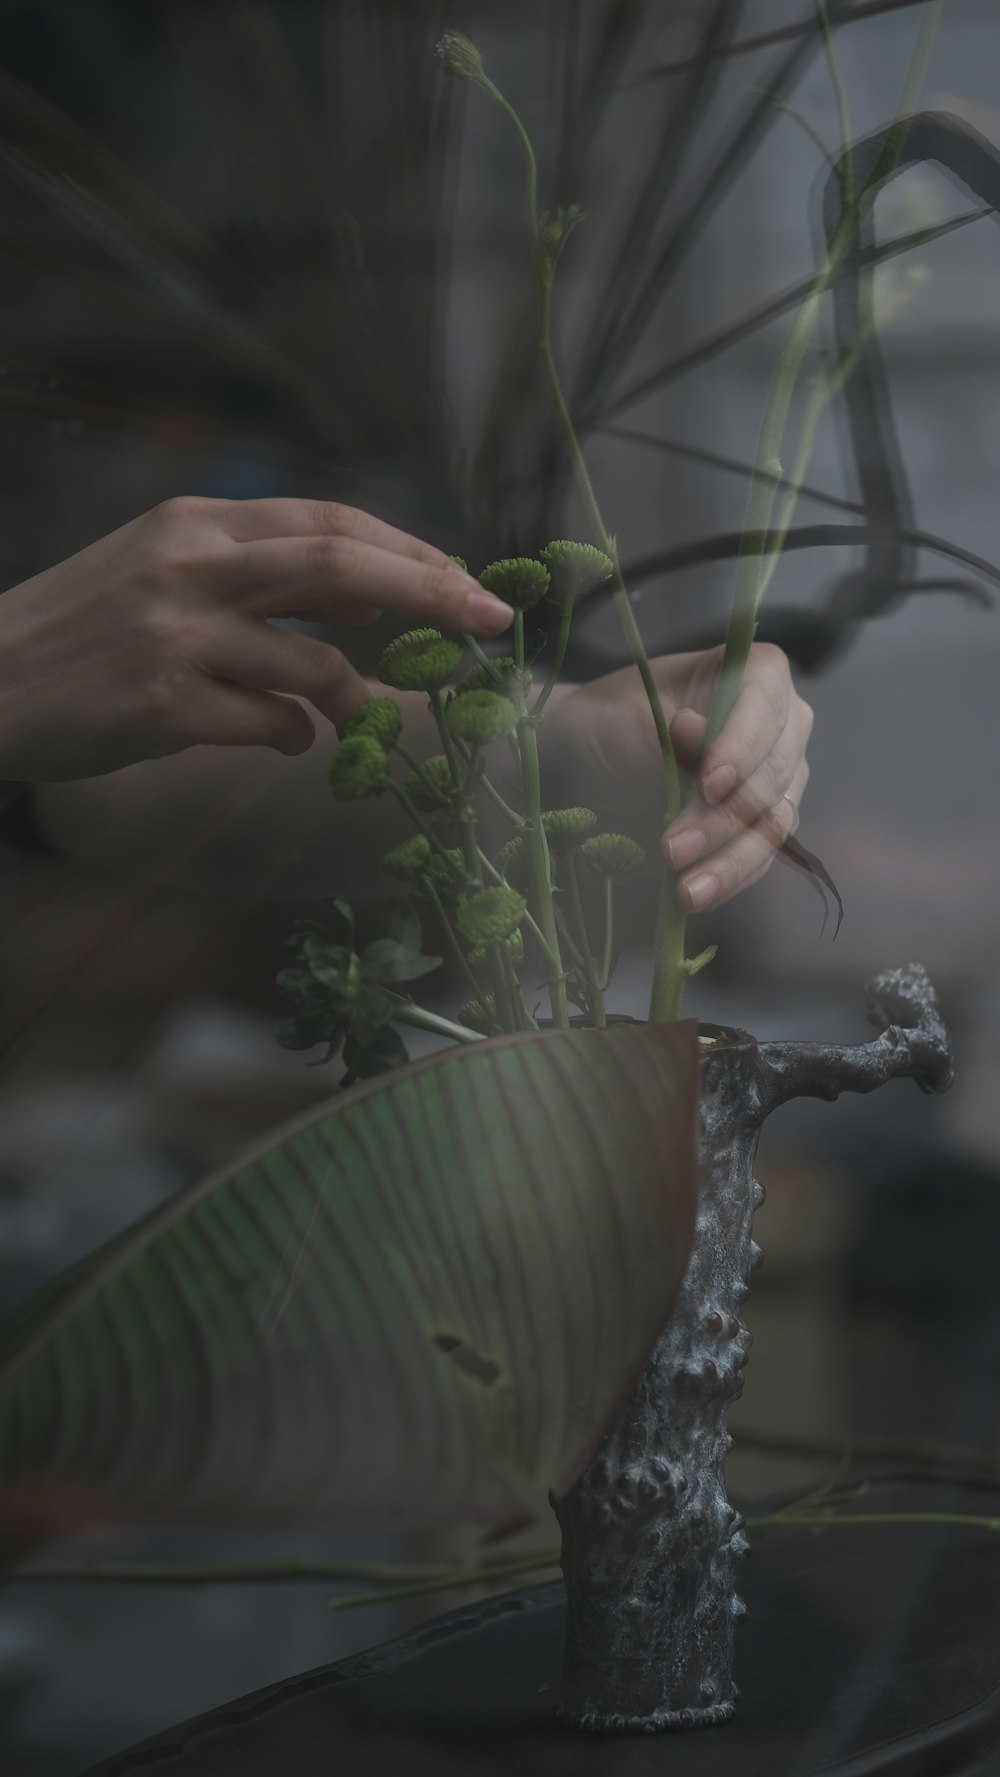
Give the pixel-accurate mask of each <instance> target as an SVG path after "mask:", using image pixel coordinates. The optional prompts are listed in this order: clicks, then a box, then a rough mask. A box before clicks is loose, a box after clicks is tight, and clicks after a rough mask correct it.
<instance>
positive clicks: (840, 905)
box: [778, 834, 844, 938]
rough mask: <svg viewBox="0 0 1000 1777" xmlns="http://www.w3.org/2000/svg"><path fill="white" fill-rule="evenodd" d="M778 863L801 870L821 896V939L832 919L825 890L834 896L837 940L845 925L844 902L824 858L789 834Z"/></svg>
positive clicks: (779, 854) (835, 935) (834, 933)
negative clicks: (807, 848) (830, 918)
mask: <svg viewBox="0 0 1000 1777" xmlns="http://www.w3.org/2000/svg"><path fill="white" fill-rule="evenodd" d="M778 862H779V863H781V864H790V865H791V867H792V868H793V869H794V870H800V871H801V872H802V874H803V876H804V877H805V878H806V880H807V882H808V883H809V884H810V887H812V888H813V889H815V891H816V893H817V894H818V895H819V898H820V900H821V901H822V903H823V924H822V925H821V926H820V930H819V935H820V937H821V938H822V936H823V934H824V932H825V931H826V928H827V922H828V920H829V917H830V909H829V905H828V903H827V899H826V894H825V893H824V890H827V891H828V892H829V893H830V894H831V895H832V897H833V899H834V902H835V903H836V907H837V924H836V926H835V927H834V932H833V935H834V938H836V937H837V934H838V933H839V931H840V928H841V926H842V925H843V923H844V902H843V897H842V896H841V893H840V890H839V888H838V887H837V884H836V883H835V882H834V880H833V877H832V876H831V875H830V872H829V870H828V869H827V867H826V865H825V864H824V862H823V860H822V858H818V857H817V856H816V853H815V852H812V851H807V850H806V848H805V846H804V845H803V844H802V843H801V841H800V840H798V839H796V838H795V837H794V835H793V834H789V836H788V838H787V839H786V840H785V843H784V845H783V846H782V848H781V850H780V851H779V853H778Z"/></svg>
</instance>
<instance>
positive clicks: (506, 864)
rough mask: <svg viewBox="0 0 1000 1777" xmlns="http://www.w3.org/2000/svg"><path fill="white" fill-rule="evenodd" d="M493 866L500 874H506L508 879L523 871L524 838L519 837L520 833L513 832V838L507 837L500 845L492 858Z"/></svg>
mask: <svg viewBox="0 0 1000 1777" xmlns="http://www.w3.org/2000/svg"><path fill="white" fill-rule="evenodd" d="M493 868H494V870H499V872H500V874H501V876H506V877H507V879H508V881H510V880H512V879H513V878H515V877H517V876H518V875H519V874H520V873H521V872H522V871H523V869H524V840H523V839H522V838H521V835H520V833H515V835H514V837H513V839H508V840H507V841H506V842H505V843H504V844H503V845H502V846H501V847H500V850H499V851H498V852H497V855H496V857H495V858H494V859H493Z"/></svg>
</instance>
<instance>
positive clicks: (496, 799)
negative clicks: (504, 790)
mask: <svg viewBox="0 0 1000 1777" xmlns="http://www.w3.org/2000/svg"><path fill="white" fill-rule="evenodd" d="M479 787H480V789H482V790H485V792H486V794H487V796H488V797H489V799H490V801H491V802H492V803H493V804H494V806H495V807H496V808H498V809H499V810H500V813H501V814H505V815H506V816H507V819H508V820H509V821H510V822H511V824H512V825H513V826H514V827H516V828H517V829H518V830H519V831H520V830H521V829H522V828H523V827H524V826H525V824H526V823H525V819H524V816H523V814H518V812H517V810H516V809H515V808H511V806H510V803H509V802H505V801H504V799H503V797H502V796H501V794H500V791H499V790H498V789H497V787H496V785H495V784H494V783H493V782H492V781H491V779H490V777H489V775H488V773H486V772H484V773H483V775H482V777H481V778H480V780H479Z"/></svg>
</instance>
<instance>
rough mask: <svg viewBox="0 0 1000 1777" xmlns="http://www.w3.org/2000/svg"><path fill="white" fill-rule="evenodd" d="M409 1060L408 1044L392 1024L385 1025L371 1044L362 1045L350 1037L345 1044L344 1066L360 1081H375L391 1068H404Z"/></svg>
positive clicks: (372, 1039) (377, 1032)
mask: <svg viewBox="0 0 1000 1777" xmlns="http://www.w3.org/2000/svg"><path fill="white" fill-rule="evenodd" d="M408 1060H409V1056H408V1054H407V1052H406V1044H405V1043H404V1041H403V1039H402V1037H401V1036H400V1034H399V1032H398V1031H397V1030H394V1029H393V1027H392V1025H391V1024H384V1025H383V1026H382V1029H381V1030H379V1031H376V1033H375V1035H374V1036H373V1037H372V1038H371V1040H370V1042H367V1043H365V1044H361V1043H358V1042H356V1041H355V1039H354V1038H353V1037H348V1039H347V1042H346V1043H345V1044H344V1065H345V1067H347V1068H349V1069H350V1072H351V1073H352V1074H355V1075H356V1076H357V1078H358V1079H359V1080H373V1079H374V1078H375V1076H376V1074H386V1073H388V1072H389V1070H390V1068H394V1067H404V1066H405V1064H406V1063H407V1061H408Z"/></svg>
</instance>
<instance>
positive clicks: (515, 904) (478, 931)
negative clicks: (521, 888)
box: [458, 888, 528, 944]
mask: <svg viewBox="0 0 1000 1777" xmlns="http://www.w3.org/2000/svg"><path fill="white" fill-rule="evenodd" d="M527 911H528V909H527V904H526V902H525V899H524V896H523V895H519V894H518V892H517V890H516V889H512V888H487V889H480V890H479V893H478V894H475V895H470V897H469V899H468V900H467V901H463V902H462V905H461V907H460V908H459V910H458V929H459V931H460V932H461V934H462V937H463V938H465V939H467V940H468V942H469V943H470V944H499V943H501V942H502V941H503V939H504V938H509V937H510V935H511V932H515V931H516V930H517V928H518V926H519V925H520V923H521V921H522V919H523V918H524V916H525V914H526V912H527Z"/></svg>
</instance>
